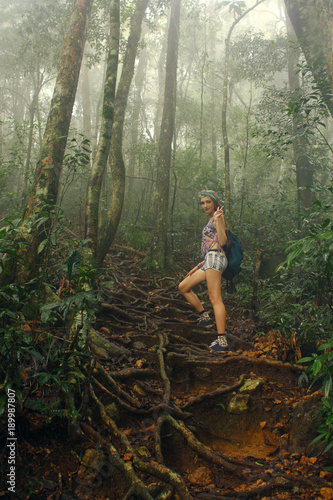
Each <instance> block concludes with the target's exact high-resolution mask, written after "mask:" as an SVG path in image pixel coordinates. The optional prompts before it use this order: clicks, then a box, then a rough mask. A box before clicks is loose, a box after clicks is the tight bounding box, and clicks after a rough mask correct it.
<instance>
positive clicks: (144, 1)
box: [96, 0, 148, 263]
mask: <svg viewBox="0 0 333 500" xmlns="http://www.w3.org/2000/svg"><path fill="white" fill-rule="evenodd" d="M147 6H148V0H138V1H137V4H136V9H135V12H134V14H133V17H132V23H131V30H130V35H129V38H128V42H127V49H126V53H125V57H124V62H123V69H122V73H121V78H120V81H119V86H118V90H117V95H116V100H115V110H114V121H113V128H112V137H111V148H110V156H109V159H110V165H111V172H112V194H111V201H110V205H109V210H108V217H107V224H106V225H103V234H101V236H100V238H98V248H97V252H96V257H97V262H98V263H102V262H103V260H104V258H105V256H106V254H107V252H108V251H109V248H110V246H111V244H112V242H113V240H114V238H115V235H116V232H117V229H118V225H119V221H120V217H121V212H122V208H123V203H124V193H125V164H124V159H123V154H122V145H123V129H124V120H125V112H126V107H127V101H128V94H129V91H130V87H131V82H132V78H133V74H134V65H135V58H136V54H137V50H138V45H139V40H140V35H141V26H142V21H143V17H144V14H145V11H146V8H147Z"/></svg>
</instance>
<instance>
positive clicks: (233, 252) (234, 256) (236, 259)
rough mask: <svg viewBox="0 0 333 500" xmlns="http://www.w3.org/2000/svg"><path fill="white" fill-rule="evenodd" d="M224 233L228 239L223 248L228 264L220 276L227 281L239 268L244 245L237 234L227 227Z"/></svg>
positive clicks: (235, 274)
mask: <svg viewBox="0 0 333 500" xmlns="http://www.w3.org/2000/svg"><path fill="white" fill-rule="evenodd" d="M226 234H227V238H228V241H227V243H226V245H225V246H224V248H223V249H224V251H225V253H226V256H227V259H228V265H227V267H226V269H225V270H224V271H223V273H222V276H223V278H225V279H226V280H227V281H232V280H233V278H234V277H235V276H237V274H238V273H239V272H240V270H241V264H242V260H243V254H244V247H243V243H242V242H241V240H240V239H239V238H238V236H236V235H235V234H234V233H232V232H231V231H229V229H227V230H226Z"/></svg>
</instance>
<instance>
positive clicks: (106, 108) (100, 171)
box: [85, 0, 120, 258]
mask: <svg viewBox="0 0 333 500" xmlns="http://www.w3.org/2000/svg"><path fill="white" fill-rule="evenodd" d="M119 36H120V0H112V1H111V6H110V39H109V51H108V58H107V68H106V77H105V84H104V100H103V111H102V122H101V130H100V138H99V143H98V146H97V151H96V155H95V158H94V162H93V166H92V170H91V174H90V178H89V183H88V190H87V198H86V224H85V235H86V238H88V239H89V240H90V246H91V250H92V254H93V256H94V257H95V258H96V254H97V247H98V228H99V202H100V195H101V189H102V183H103V179H104V176H105V171H106V166H107V162H108V158H109V153H110V147H111V135H112V125H113V118H114V101H115V93H116V81H117V72H118V56H119Z"/></svg>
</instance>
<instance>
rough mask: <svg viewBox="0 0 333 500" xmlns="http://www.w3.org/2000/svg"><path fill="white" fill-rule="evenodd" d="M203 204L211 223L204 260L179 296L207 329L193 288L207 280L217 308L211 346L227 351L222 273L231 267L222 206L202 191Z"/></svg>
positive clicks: (204, 236) (207, 320)
mask: <svg viewBox="0 0 333 500" xmlns="http://www.w3.org/2000/svg"><path fill="white" fill-rule="evenodd" d="M199 200H200V205H201V208H202V209H203V211H204V212H205V213H206V214H207V215H208V217H209V221H208V224H207V225H206V226H205V227H204V229H203V231H202V242H201V256H202V257H203V258H204V260H203V261H202V262H201V263H200V264H198V265H197V266H196V267H194V268H193V269H192V270H191V271H190V272H189V273H188V274H187V275H186V277H185V279H184V280H183V281H182V282H181V283H180V285H179V287H178V288H179V291H180V293H181V294H182V295H183V296H184V297H185V299H186V300H187V302H189V303H190V304H191V305H192V306H193V307H194V308H195V310H196V311H197V312H198V313H199V315H200V316H199V321H198V324H199V325H200V326H207V325H208V324H209V323H210V322H211V320H210V317H209V314H208V313H207V312H205V310H204V307H203V305H202V303H201V302H200V300H199V298H198V297H197V295H196V294H195V293H194V292H193V291H192V288H193V287H194V286H196V285H198V284H199V283H202V282H203V281H207V288H208V295H209V300H210V302H211V304H212V306H213V309H214V315H215V322H216V328H217V335H218V337H217V339H216V340H215V341H214V342H213V343H212V344H211V345H210V346H209V347H210V348H211V349H213V350H214V351H225V350H227V349H228V342H227V338H226V335H225V324H226V311H225V306H224V303H223V300H222V295H221V279H222V273H223V271H224V270H225V268H226V267H227V265H228V260H227V257H226V255H225V252H224V250H223V247H224V246H225V244H226V243H227V235H226V228H225V220H224V215H223V207H221V206H220V201H219V199H218V197H217V195H216V193H215V192H214V191H205V190H203V191H200V193H199Z"/></svg>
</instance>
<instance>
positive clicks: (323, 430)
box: [299, 337, 333, 453]
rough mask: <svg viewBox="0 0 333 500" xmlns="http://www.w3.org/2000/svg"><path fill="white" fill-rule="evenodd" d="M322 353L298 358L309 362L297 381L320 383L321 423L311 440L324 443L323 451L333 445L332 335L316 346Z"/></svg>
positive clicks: (303, 361) (311, 384) (315, 442)
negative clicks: (322, 395)
mask: <svg viewBox="0 0 333 500" xmlns="http://www.w3.org/2000/svg"><path fill="white" fill-rule="evenodd" d="M318 351H324V352H323V353H322V354H317V353H314V354H313V355H312V356H309V357H305V358H302V359H300V360H299V363H310V364H309V366H308V367H307V369H306V371H305V372H303V374H302V375H301V377H300V380H299V382H300V383H301V382H302V381H306V382H308V383H309V384H310V388H311V387H313V385H314V384H318V383H320V384H321V388H322V391H323V394H324V397H323V399H322V424H321V426H320V427H319V429H318V436H317V437H316V438H315V439H314V440H313V441H312V443H311V445H314V444H322V445H325V444H326V448H325V449H324V453H326V452H327V451H328V450H330V449H331V448H332V447H333V402H332V394H333V383H332V378H333V337H331V339H330V340H329V341H328V342H326V343H325V344H322V345H321V346H319V347H318Z"/></svg>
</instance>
